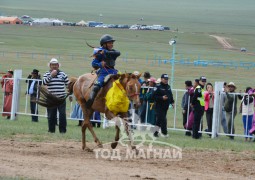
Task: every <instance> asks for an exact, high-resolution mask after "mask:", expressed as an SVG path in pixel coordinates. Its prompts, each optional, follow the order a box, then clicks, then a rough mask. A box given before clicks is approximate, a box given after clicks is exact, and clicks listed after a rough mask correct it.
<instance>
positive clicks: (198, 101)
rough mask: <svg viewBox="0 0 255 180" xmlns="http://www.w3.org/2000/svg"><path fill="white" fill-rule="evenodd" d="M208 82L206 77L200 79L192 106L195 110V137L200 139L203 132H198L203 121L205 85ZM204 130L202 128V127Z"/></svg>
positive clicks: (193, 135)
mask: <svg viewBox="0 0 255 180" xmlns="http://www.w3.org/2000/svg"><path fill="white" fill-rule="evenodd" d="M205 83H206V77H204V76H201V77H200V79H199V84H198V86H197V87H196V88H195V92H194V96H193V98H192V107H193V112H194V124H193V128H192V130H193V134H192V137H193V138H194V139H199V138H200V137H201V136H202V134H201V133H198V131H199V126H200V123H201V119H202V116H203V115H204V109H205V100H204V86H205ZM201 130H202V128H201Z"/></svg>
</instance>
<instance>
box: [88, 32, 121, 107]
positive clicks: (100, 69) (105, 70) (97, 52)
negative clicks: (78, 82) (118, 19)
mask: <svg viewBox="0 0 255 180" xmlns="http://www.w3.org/2000/svg"><path fill="white" fill-rule="evenodd" d="M114 41H115V39H113V37H112V36H111V35H109V34H105V35H103V36H102V37H101V39H100V45H101V47H100V48H94V52H93V56H94V59H93V61H92V67H93V68H95V69H97V75H98V79H97V81H95V82H94V86H93V87H92V89H91V91H90V95H89V99H88V101H87V102H86V106H87V108H90V107H91V106H92V104H93V102H94V99H95V97H96V96H97V93H98V92H99V90H100V89H101V87H102V86H103V83H104V78H105V76H107V75H108V74H117V72H118V70H116V69H114V66H115V61H116V59H117V57H119V56H120V52H119V51H117V50H114V49H113V43H114Z"/></svg>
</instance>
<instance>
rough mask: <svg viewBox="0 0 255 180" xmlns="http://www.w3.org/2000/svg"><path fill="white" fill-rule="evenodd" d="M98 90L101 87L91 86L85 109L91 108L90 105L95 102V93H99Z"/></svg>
mask: <svg viewBox="0 0 255 180" xmlns="http://www.w3.org/2000/svg"><path fill="white" fill-rule="evenodd" d="M100 88H101V87H100V86H99V85H97V84H95V85H94V86H93V88H92V89H91V91H90V94H89V99H88V101H87V102H86V106H87V108H91V106H92V104H93V102H94V100H95V98H96V96H97V93H98V92H99V90H100Z"/></svg>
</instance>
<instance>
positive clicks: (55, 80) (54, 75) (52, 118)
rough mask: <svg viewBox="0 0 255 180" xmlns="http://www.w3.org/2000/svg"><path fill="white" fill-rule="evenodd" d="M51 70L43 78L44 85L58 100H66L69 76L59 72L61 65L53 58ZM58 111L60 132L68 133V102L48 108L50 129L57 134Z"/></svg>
mask: <svg viewBox="0 0 255 180" xmlns="http://www.w3.org/2000/svg"><path fill="white" fill-rule="evenodd" d="M48 66H49V68H50V70H49V71H48V72H46V73H45V74H44V76H43V85H46V86H47V88H48V91H49V92H51V93H52V94H53V95H55V96H56V97H58V98H65V96H66V91H65V86H67V85H68V77H67V75H66V74H65V73H64V72H63V71H61V70H59V67H60V64H59V63H58V60H57V59H55V58H52V59H51V60H50V62H49V64H48ZM57 111H58V112H59V132H60V133H66V125H67V122H66V101H64V103H63V104H61V105H59V106H57V107H54V108H47V113H48V127H49V130H48V131H49V132H50V133H55V127H56V122H57Z"/></svg>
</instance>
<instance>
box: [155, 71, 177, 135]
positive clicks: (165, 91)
mask: <svg viewBox="0 0 255 180" xmlns="http://www.w3.org/2000/svg"><path fill="white" fill-rule="evenodd" d="M152 97H153V99H154V101H155V103H156V105H155V113H156V126H155V131H154V136H155V137H158V136H159V128H161V133H162V136H163V137H168V133H167V119H166V115H167V110H168V108H169V105H170V104H171V105H172V106H173V107H174V99H173V94H172V90H171V87H170V86H169V85H168V75H167V74H162V75H161V82H160V84H159V85H158V86H156V87H155V89H154V92H153V94H152Z"/></svg>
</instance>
